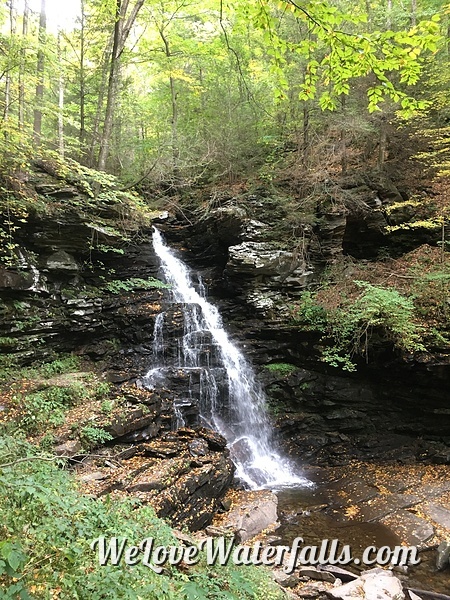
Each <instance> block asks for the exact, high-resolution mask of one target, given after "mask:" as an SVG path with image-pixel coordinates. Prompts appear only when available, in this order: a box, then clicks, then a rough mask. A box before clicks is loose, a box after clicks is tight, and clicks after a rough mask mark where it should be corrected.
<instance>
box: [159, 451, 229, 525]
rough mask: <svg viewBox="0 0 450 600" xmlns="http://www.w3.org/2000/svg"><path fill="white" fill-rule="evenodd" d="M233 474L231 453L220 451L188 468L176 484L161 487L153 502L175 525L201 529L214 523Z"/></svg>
mask: <svg viewBox="0 0 450 600" xmlns="http://www.w3.org/2000/svg"><path fill="white" fill-rule="evenodd" d="M233 475H234V465H233V463H232V462H231V460H230V459H229V457H228V456H226V455H224V454H220V453H217V455H216V457H215V458H214V460H213V461H212V462H211V463H209V464H207V465H203V466H202V467H200V468H194V469H189V470H188V472H186V473H185V474H184V475H182V476H181V477H179V478H178V479H177V480H176V481H175V482H174V483H173V485H171V486H170V487H168V488H166V489H164V490H161V491H160V492H159V493H158V496H157V497H156V498H155V500H154V502H152V505H153V506H154V508H155V511H156V514H157V515H158V516H160V517H164V518H168V519H169V520H170V522H171V523H172V525H173V526H175V527H179V526H183V527H187V528H188V529H189V530H190V531H196V530H198V529H202V528H203V527H206V526H207V525H208V524H209V523H211V521H212V519H213V516H214V514H215V512H216V510H217V507H218V504H219V502H220V500H221V499H222V497H223V496H224V494H225V492H226V491H227V490H228V488H229V486H230V484H231V482H232V480H233Z"/></svg>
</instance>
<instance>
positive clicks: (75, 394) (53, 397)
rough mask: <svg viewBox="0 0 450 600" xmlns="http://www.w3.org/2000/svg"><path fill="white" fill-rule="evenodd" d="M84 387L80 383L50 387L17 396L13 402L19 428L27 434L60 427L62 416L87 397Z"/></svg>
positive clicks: (62, 420)
mask: <svg viewBox="0 0 450 600" xmlns="http://www.w3.org/2000/svg"><path fill="white" fill-rule="evenodd" d="M87 394H88V392H87V390H86V386H85V385H84V384H82V383H80V382H75V383H72V384H71V385H68V386H64V387H62V386H51V387H48V388H46V389H44V390H42V391H38V392H32V393H30V394H17V395H15V396H14V397H13V400H14V401H15V402H16V403H17V404H19V406H20V411H21V417H20V422H19V427H20V428H21V429H22V430H23V431H25V432H27V433H38V432H39V431H41V430H43V429H45V428H46V427H48V425H54V426H56V425H61V424H62V423H63V422H64V414H65V412H66V411H67V410H68V409H69V408H70V407H71V406H74V405H75V404H76V403H78V402H80V400H83V399H84V398H86V397H87Z"/></svg>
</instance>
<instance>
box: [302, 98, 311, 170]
mask: <svg viewBox="0 0 450 600" xmlns="http://www.w3.org/2000/svg"><path fill="white" fill-rule="evenodd" d="M309 137H310V136H309V106H308V104H307V102H305V103H304V104H303V147H302V159H303V165H304V166H305V167H308V166H309V154H310V152H309V151H310V140H309Z"/></svg>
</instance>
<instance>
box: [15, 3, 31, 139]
mask: <svg viewBox="0 0 450 600" xmlns="http://www.w3.org/2000/svg"><path fill="white" fill-rule="evenodd" d="M28 14H29V8H28V0H25V3H24V7H23V21H22V48H21V50H20V67H19V113H18V124H19V129H20V130H21V131H22V130H23V128H24V125H25V62H26V37H27V35H28Z"/></svg>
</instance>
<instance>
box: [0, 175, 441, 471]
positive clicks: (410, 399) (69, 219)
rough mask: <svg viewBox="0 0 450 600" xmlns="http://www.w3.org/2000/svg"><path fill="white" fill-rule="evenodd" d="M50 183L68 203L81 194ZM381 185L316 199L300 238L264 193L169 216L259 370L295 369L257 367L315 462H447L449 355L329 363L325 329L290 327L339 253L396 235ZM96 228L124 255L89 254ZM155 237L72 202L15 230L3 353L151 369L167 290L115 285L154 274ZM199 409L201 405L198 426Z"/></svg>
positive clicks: (175, 317) (174, 385)
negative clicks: (282, 224) (289, 306)
mask: <svg viewBox="0 0 450 600" xmlns="http://www.w3.org/2000/svg"><path fill="white" fill-rule="evenodd" d="M41 183H42V182H41ZM43 183H46V182H43ZM43 183H42V184H43ZM47 183H48V182H47ZM38 185H39V183H38ZM48 189H50V188H48ZM48 189H47V192H46V193H52V194H58V199H59V200H60V201H61V202H64V197H65V194H66V195H69V196H70V195H72V196H73V193H74V192H73V190H71V189H66V188H64V187H58V186H57V187H56V188H51V190H50V192H49V191H48ZM376 189H377V190H378V194H379V197H380V198H381V201H382V203H385V202H390V201H393V200H398V199H399V198H401V196H399V193H398V191H397V192H396V191H395V189H393V188H392V186H390V185H388V183H386V182H384V183H383V182H381V183H380V184H379V185H377V186H376ZM372 192H373V190H371V189H370V188H369V187H368V186H367V185H365V186H364V185H363V186H361V185H359V186H358V185H356V184H355V185H353V187H352V186H351V185H350V183H349V186H348V193H349V194H350V195H351V196H352V198H353V199H354V206H353V208H352V205H351V203H349V207H348V208H346V209H345V210H344V209H338V208H337V207H330V209H329V210H328V211H326V210H325V209H323V208H321V209H320V211H319V210H318V211H317V215H316V216H317V217H318V219H319V222H318V224H313V225H311V224H305V225H304V227H302V230H301V235H300V234H296V235H297V237H295V236H294V238H292V239H290V238H289V240H286V239H281V238H280V235H279V234H277V232H276V231H275V229H274V225H273V224H274V222H275V220H274V219H273V218H272V217H271V214H272V215H273V214H274V213H273V211H274V210H275V208H274V207H272V208H271V209H270V210H268V209H266V208H265V206H266V204H267V197H266V196H267V193H266V192H265V193H266V196H265V197H264V198H262V197H259V196H258V195H256V194H255V195H253V196H251V195H249V196H247V198H246V200H245V202H244V203H242V204H240V203H239V202H238V201H237V200H236V199H233V198H230V197H229V198H228V199H225V201H224V203H223V204H222V205H221V204H220V203H218V206H217V207H216V208H214V209H212V210H211V211H210V212H209V213H208V215H207V216H205V217H203V218H198V219H197V220H195V221H194V222H193V225H188V226H186V225H185V224H183V223H181V222H180V221H177V220H176V219H174V218H169V219H167V220H165V221H164V223H161V224H160V226H161V227H162V228H163V229H164V230H165V232H166V235H167V237H168V239H169V240H172V241H173V242H174V244H175V245H180V244H182V246H183V248H187V251H184V252H183V258H185V259H186V260H187V261H188V262H190V264H191V265H192V266H194V267H196V266H198V267H199V268H200V269H201V270H202V273H203V275H204V281H205V282H206V284H207V285H208V287H209V296H210V298H211V299H212V301H213V302H216V303H217V304H218V305H219V306H220V309H221V312H222V314H223V315H224V320H225V322H227V323H228V328H229V329H230V331H231V333H232V336H233V338H234V339H236V340H237V342H238V343H239V344H240V346H241V347H242V348H243V350H244V353H245V354H246V356H248V357H249V359H250V360H251V361H253V363H254V364H255V365H256V366H258V365H260V366H261V365H265V364H267V363H273V362H283V363H284V362H287V363H290V364H292V365H293V367H294V370H293V371H292V372H291V373H290V374H289V375H282V374H281V375H280V374H276V373H275V374H274V373H272V372H268V371H267V370H265V369H261V372H260V376H261V378H262V379H263V380H264V383H265V385H266V388H267V391H268V395H269V400H270V403H271V404H272V405H273V406H275V407H276V421H277V424H278V428H279V432H280V435H281V437H282V438H284V439H286V440H289V444H290V447H291V451H292V453H293V454H294V455H301V456H303V457H304V460H305V461H310V462H314V461H316V462H319V463H320V464H324V463H325V464H328V463H330V462H331V463H334V464H340V463H342V462H345V461H346V460H348V456H349V454H350V456H356V457H369V458H370V457H371V456H373V457H384V458H386V457H387V458H390V459H392V460H397V459H399V458H400V459H401V460H404V461H407V460H416V459H418V458H419V459H425V460H429V461H432V462H436V463H439V462H440V463H448V462H449V461H450V451H449V449H448V448H449V440H450V425H449V419H448V414H449V413H448V401H447V382H448V377H449V374H450V373H449V370H450V366H449V365H450V361H449V359H448V357H447V356H439V357H438V356H435V357H433V356H430V357H429V358H428V361H427V362H426V363H425V362H424V363H423V364H418V363H416V362H413V361H411V362H408V361H402V360H400V359H398V357H395V356H393V355H392V353H391V352H390V350H389V349H386V350H385V351H384V352H380V354H379V356H376V357H374V360H373V363H372V365H371V366H370V367H366V366H364V365H361V367H360V370H359V373H358V375H356V376H355V375H345V374H343V373H340V372H339V371H336V370H333V369H329V368H326V367H325V366H324V365H323V364H322V363H320V361H319V360H318V358H317V349H316V344H317V342H318V338H317V337H314V335H312V334H307V333H304V334H301V333H299V332H298V331H295V330H294V329H293V328H292V327H290V326H289V324H288V323H286V314H285V312H286V311H284V306H285V305H286V303H288V302H290V301H292V299H295V298H298V297H299V295H300V294H301V293H302V291H304V290H305V289H306V288H307V286H308V285H310V283H311V282H314V280H315V279H316V278H317V276H318V274H319V273H320V271H321V269H323V266H324V264H326V263H327V262H329V261H332V260H333V257H335V256H338V255H340V254H342V253H350V254H353V255H355V256H362V257H367V256H373V255H375V254H376V252H377V251H378V247H379V245H380V244H381V243H383V244H386V245H388V243H389V240H387V238H386V237H385V234H384V233H383V231H382V225H383V223H382V219H383V214H382V212H380V210H379V208H380V207H379V206H378V205H377V204H376V203H374V201H373V198H374V197H373V194H372ZM363 203H365V206H363ZM268 204H270V202H269V203H268ZM273 204H275V203H273ZM395 218H396V219H397V221H398V220H401V215H397V216H396V217H395ZM397 221H396V222H397ZM368 232H370V233H368ZM92 235H95V236H96V238H98V239H99V240H100V241H101V242H102V243H103V244H104V245H105V246H109V247H110V248H116V249H118V248H119V247H120V249H121V250H124V253H123V254H118V253H117V252H112V251H108V252H99V251H92V252H90V251H89V245H90V240H91V238H92ZM149 236H150V232H149V231H143V232H141V238H140V241H139V243H136V244H129V245H128V246H125V247H123V248H122V242H120V241H119V240H117V239H116V238H115V237H114V235H111V234H110V233H108V232H107V231H102V230H101V229H99V228H98V227H97V229H93V228H92V227H91V226H90V225H89V224H88V223H87V222H86V219H85V218H84V217H83V215H82V214H81V212H80V213H78V212H76V211H74V210H71V211H68V212H67V213H65V214H64V217H61V218H58V220H53V219H51V218H50V217H38V216H34V217H33V216H30V217H29V219H28V223H27V225H26V226H24V229H23V230H21V232H20V234H19V235H18V243H19V246H20V252H21V256H22V258H21V264H20V266H19V267H18V268H15V269H10V268H8V269H6V268H4V269H2V270H0V295H1V298H2V304H1V305H0V316H1V319H0V351H1V352H2V353H11V354H15V355H16V356H17V357H18V358H19V361H20V362H22V363H23V364H27V363H30V362H31V361H33V360H45V359H48V358H50V357H51V356H52V355H53V353H54V352H67V351H76V352H77V353H79V354H81V355H86V356H88V357H90V358H92V359H94V360H96V361H102V363H103V364H104V366H105V370H106V371H107V372H108V378H109V379H110V381H113V382H116V383H122V382H125V381H130V380H131V381H134V380H136V379H138V378H139V377H142V375H143V374H145V373H146V371H147V369H148V367H149V365H150V363H151V357H152V341H153V329H154V323H155V319H156V316H157V315H158V314H159V313H160V312H161V310H162V308H163V307H164V306H165V305H164V302H165V298H166V296H165V292H164V290H161V289H156V288H154V289H148V290H144V289H139V288H137V289H134V290H132V291H129V292H126V291H125V292H121V293H117V294H114V293H112V292H111V291H108V289H107V288H106V286H107V285H108V284H109V283H111V282H113V281H115V280H118V279H121V280H125V279H130V278H141V279H146V278H147V277H149V276H153V277H158V261H157V259H156V257H155V255H154V252H153V247H152V245H151V243H150V239H149ZM300 242H301V243H300ZM99 261H101V264H100V262H99ZM113 270H114V272H113ZM165 308H166V309H167V306H166V307H165ZM178 308H179V307H178ZM170 310H171V311H172V312H170ZM170 310H169V313H170V314H169V316H168V321H169V336H168V339H167V348H166V351H167V352H168V353H170V352H175V351H176V350H175V349H176V343H177V342H176V339H177V337H178V336H179V334H180V330H181V327H182V325H181V321H180V318H179V311H178V312H177V310H178V309H177V307H176V306H174V307H172V308H171V309H170ZM194 383H195V382H194ZM185 387H186V385H185V381H183V379H182V378H180V377H179V375H178V374H177V373H175V372H174V373H173V377H172V378H171V379H170V388H171V389H166V390H164V394H163V395H164V399H165V400H166V401H167V402H168V403H169V404H170V403H171V402H172V401H173V399H174V398H176V397H178V398H180V397H181V398H182V397H183V393H184V391H185ZM196 418H197V414H196V409H195V407H193V409H192V414H191V415H190V417H189V423H195V422H196ZM169 421H170V419H166V423H167V422H169ZM136 422H139V419H136ZM151 425H152V423H147V422H145V423H144V424H143V427H141V428H139V429H138V432H141V433H142V432H143V431H144V430H147V431H146V432H145V431H144V433H142V435H148V436H149V437H152V436H153V435H154V428H153V429H151ZM149 427H150V429H149ZM135 432H136V430H135V429H133V430H130V431H127V434H130V435H131V434H134V433H135ZM124 435H125V433H124ZM139 435H140V434H139ZM418 437H419V438H422V439H417V438H418ZM141 441H142V440H141Z"/></svg>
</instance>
